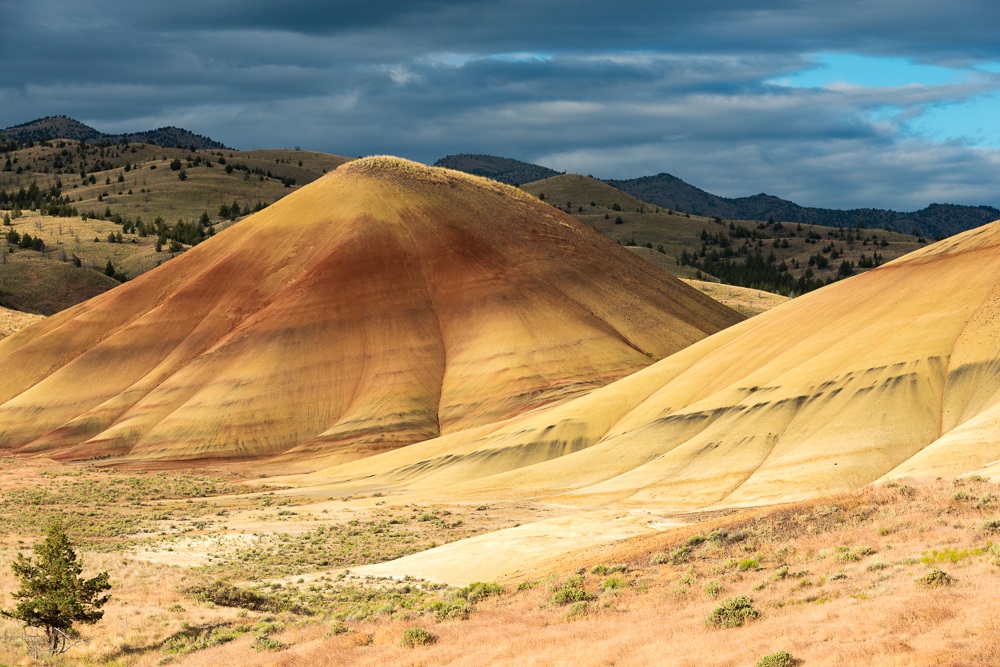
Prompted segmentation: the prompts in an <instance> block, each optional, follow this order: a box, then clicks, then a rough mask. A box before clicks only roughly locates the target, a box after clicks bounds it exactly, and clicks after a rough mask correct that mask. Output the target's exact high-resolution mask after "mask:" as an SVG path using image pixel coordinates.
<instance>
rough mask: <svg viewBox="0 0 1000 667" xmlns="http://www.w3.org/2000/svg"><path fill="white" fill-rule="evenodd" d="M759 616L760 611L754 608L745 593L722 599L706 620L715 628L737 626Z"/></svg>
mask: <svg viewBox="0 0 1000 667" xmlns="http://www.w3.org/2000/svg"><path fill="white" fill-rule="evenodd" d="M759 616H760V612H759V611H757V610H756V609H754V606H753V600H751V599H750V598H748V597H747V596H746V595H737V596H736V597H732V598H726V599H725V600H723V601H722V604H721V605H719V606H718V607H716V608H715V609H713V610H712V613H711V614H709V616H708V619H707V621H706V622H707V623H708V624H709V625H711V626H714V627H717V628H738V627H739V626H741V625H743V624H744V623H746V622H747V621H752V620H753V619H755V618H758V617H759Z"/></svg>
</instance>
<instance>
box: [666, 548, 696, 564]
mask: <svg viewBox="0 0 1000 667" xmlns="http://www.w3.org/2000/svg"><path fill="white" fill-rule="evenodd" d="M690 557H691V547H689V546H687V545H684V546H680V547H677V548H676V549H674V550H673V551H671V552H670V562H671V563H672V564H673V565H680V564H681V563H683V562H685V561H686V560H687V559H688V558H690Z"/></svg>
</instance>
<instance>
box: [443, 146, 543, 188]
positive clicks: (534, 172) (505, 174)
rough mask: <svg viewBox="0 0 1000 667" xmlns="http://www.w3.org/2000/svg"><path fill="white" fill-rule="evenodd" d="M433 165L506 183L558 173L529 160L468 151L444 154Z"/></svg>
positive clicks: (520, 181) (518, 182) (531, 179)
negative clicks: (475, 153)
mask: <svg viewBox="0 0 1000 667" xmlns="http://www.w3.org/2000/svg"><path fill="white" fill-rule="evenodd" d="M434 166H435V167H445V168H446V169H455V170H458V171H464V172H465V173H467V174H474V175H476V176H484V177H486V178H492V179H493V180H494V181H500V182H501V183H507V184H508V185H515V184H520V183H528V182H531V181H537V180H540V179H542V178H548V177H549V176H555V175H556V174H558V173H559V172H557V171H556V170H555V169H549V168H548V167H542V166H539V165H537V164H531V163H530V162H521V161H520V160H514V159H512V158H509V157H496V156H495V155H474V154H470V153H461V154H458V155H446V156H445V157H443V158H441V159H440V160H438V161H437V162H435V163H434Z"/></svg>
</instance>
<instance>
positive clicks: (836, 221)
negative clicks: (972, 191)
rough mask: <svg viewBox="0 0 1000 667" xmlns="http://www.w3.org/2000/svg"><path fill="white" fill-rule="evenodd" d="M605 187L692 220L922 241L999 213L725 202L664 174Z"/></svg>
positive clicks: (775, 200) (953, 207) (950, 207)
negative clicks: (865, 231) (773, 223)
mask: <svg viewBox="0 0 1000 667" xmlns="http://www.w3.org/2000/svg"><path fill="white" fill-rule="evenodd" d="M605 182H606V183H607V184H608V185H612V186H614V187H616V188H618V189H619V190H621V191H622V192H626V193H628V194H630V195H632V196H633V197H638V198H639V199H642V200H643V201H647V202H649V203H650V204H656V205H657V206H663V207H665V208H669V209H674V210H681V211H685V212H687V213H694V214H696V215H705V216H718V217H720V218H725V219H735V220H767V219H768V218H773V219H774V220H779V221H782V222H804V223H809V224H814V225H825V226H827V227H853V226H855V225H857V224H858V223H861V224H862V225H864V226H865V227H870V228H871V227H877V228H881V229H889V230H892V231H895V232H904V233H908V232H911V231H913V230H914V229H917V230H919V232H920V233H921V234H923V235H925V236H933V237H945V236H952V235H953V234H957V233H959V232H964V231H966V230H968V229H973V228H975V227H980V226H982V225H985V224H987V223H989V222H993V221H994V220H996V219H998V218H1000V209H996V208H994V207H992V206H961V205H958V204H931V205H930V206H927V207H926V208H922V209H920V210H919V211H912V212H909V213H901V212H898V211H892V210H888V209H877V208H855V209H848V210H841V209H830V208H812V207H806V206H799V205H798V204H796V203H795V202H792V201H788V200H787V199H781V198H780V197H775V196H773V195H768V194H764V193H761V194H757V195H753V196H750V197H736V198H732V199H730V198H726V197H719V196H717V195H713V194H711V193H709V192H705V191H704V190H702V189H700V188H697V187H695V186H693V185H691V184H689V183H685V182H684V181H682V180H681V179H679V178H677V177H676V176H673V175H671V174H667V173H660V174H656V175H655V176H642V177H640V178H632V179H627V180H613V179H609V180H606V181H605Z"/></svg>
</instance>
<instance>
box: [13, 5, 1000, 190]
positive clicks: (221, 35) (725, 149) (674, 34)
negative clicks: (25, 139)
mask: <svg viewBox="0 0 1000 667" xmlns="http://www.w3.org/2000/svg"><path fill="white" fill-rule="evenodd" d="M0 15H2V16H3V17H4V27H3V30H2V34H0V62H2V63H3V64H4V66H3V67H2V68H0V127H3V126H7V125H13V124H16V123H20V122H24V121H27V120H31V119H33V118H37V117H40V116H46V115H54V114H66V115H69V116H72V117H74V118H77V119H79V120H82V121H84V122H86V123H88V124H90V125H92V126H94V127H97V128H98V129H100V130H103V131H107V132H122V131H137V130H142V129H148V128H152V127H157V126H163V125H179V126H182V127H185V128H188V129H190V130H193V131H195V132H197V133H199V134H206V135H208V136H211V137H213V138H215V139H218V140H219V141H222V142H224V143H226V144H229V145H232V146H234V147H237V148H255V147H281V146H301V147H303V148H308V149H314V150H322V151H329V152H333V153H339V154H343V155H351V156H354V155H362V154H372V153H392V154H397V155H402V156H405V157H409V158H412V159H416V160H420V161H422V162H433V161H435V160H436V159H438V158H439V157H442V156H443V155H446V154H449V153H458V152H467V153H491V154H497V155H506V156H510V157H515V158H518V159H522V160H527V161H530V162H537V163H540V164H545V165H547V166H550V167H553V168H555V169H560V170H568V171H576V172H582V173H586V174H593V175H595V176H600V177H608V178H627V177H632V176H640V175H645V174H653V173H658V172H661V171H666V172H670V173H672V174H674V175H676V176H678V177H680V178H683V179H684V180H686V181H688V182H690V183H693V184H695V185H698V186H699V187H702V188H705V189H707V190H709V191H711V192H715V193H717V194H721V195H726V196H742V195H750V194H756V193H758V192H766V193H768V194H773V195H778V196H781V197H785V198H787V199H792V200H794V201H796V202H798V203H800V204H803V205H810V206H827V207H836V208H851V207H859V206H871V207H876V208H895V209H897V210H915V209H918V208H921V207H923V206H926V205H927V204H929V203H931V202H952V203H963V204H991V205H994V206H1000V188H998V187H997V184H998V183H1000V123H998V122H997V121H996V120H994V116H995V115H996V114H995V113H994V112H993V110H994V109H995V108H996V106H997V102H998V101H1000V40H998V39H996V30H995V27H996V26H997V25H1000V4H998V3H996V2H995V1H994V0H954V1H952V2H949V3H941V2H940V1H939V0H934V1H931V0H841V1H840V2H837V3H830V2H827V1H825V0H824V1H822V2H821V1H819V0H672V1H671V2H669V3H665V2H662V0H656V1H654V0H633V1H632V2H628V3H608V2H607V1H606V0H599V1H598V0H572V1H571V0H549V1H541V2H540V1H530V0H488V1H487V0H466V1H462V2H455V1H453V0H407V1H405V2H404V1H400V0H383V1H382V2H378V3H372V2H370V1H364V2H363V1H361V0H333V1H330V0H286V1H284V2H281V3H276V2H272V1H265V0H199V1H198V2H195V1H194V0H173V1H172V2H170V3H136V2H130V1H126V0H89V1H88V2H80V1H79V0H74V1H72V2H70V1H67V0H34V1H33V2H31V3H26V2H20V1H19V0H0Z"/></svg>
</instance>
